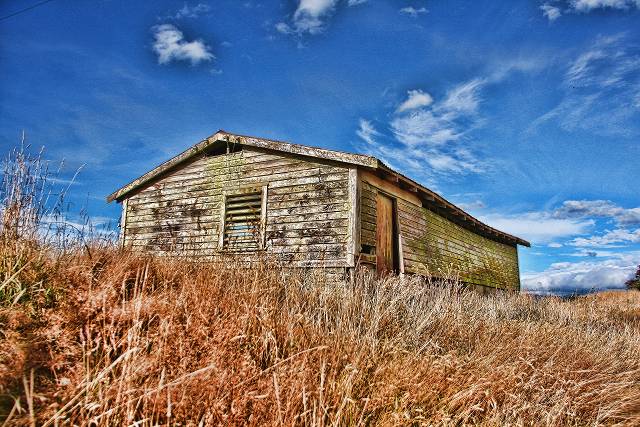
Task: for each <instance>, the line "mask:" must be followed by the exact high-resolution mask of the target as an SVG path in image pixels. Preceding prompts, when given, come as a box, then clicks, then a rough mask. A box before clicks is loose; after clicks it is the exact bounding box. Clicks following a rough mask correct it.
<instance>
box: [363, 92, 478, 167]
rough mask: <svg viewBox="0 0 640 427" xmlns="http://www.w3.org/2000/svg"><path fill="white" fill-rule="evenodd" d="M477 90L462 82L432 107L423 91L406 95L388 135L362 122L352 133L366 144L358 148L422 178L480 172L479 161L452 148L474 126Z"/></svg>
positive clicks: (457, 145)
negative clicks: (413, 172)
mask: <svg viewBox="0 0 640 427" xmlns="http://www.w3.org/2000/svg"><path fill="white" fill-rule="evenodd" d="M480 87H481V83H480V82H479V81H475V80H472V81H470V82H465V83H462V84H460V85H457V86H455V87H453V88H452V89H451V90H450V91H449V92H447V94H446V95H445V96H444V97H443V98H442V99H440V100H439V101H437V102H434V99H433V98H432V96H431V95H430V94H429V93H427V92H426V91H424V90H421V89H415V90H410V91H408V92H407V98H406V99H405V100H404V101H402V102H401V103H400V104H399V105H398V106H397V107H396V108H395V110H394V112H393V113H392V118H391V120H390V122H389V127H388V131H389V132H388V133H387V132H384V133H383V132H380V131H378V130H375V129H373V127H372V125H371V122H369V121H368V120H365V119H361V120H360V123H359V129H358V130H357V131H356V134H357V135H358V136H359V137H360V138H361V139H362V140H363V141H364V142H366V143H367V144H366V146H365V147H363V148H364V149H365V150H367V151H368V152H369V153H371V154H373V155H376V156H378V157H381V158H382V159H383V160H384V161H385V162H387V163H389V164H390V165H392V166H395V167H399V168H400V169H409V170H415V171H418V172H419V173H420V175H421V176H423V177H424V178H426V179H430V175H432V174H433V173H443V174H463V173H468V172H480V171H481V166H480V165H481V162H480V161H479V160H478V159H477V158H476V157H475V156H474V154H473V153H472V152H471V151H470V150H469V149H468V148H466V147H463V146H461V145H460V144H457V142H458V140H460V139H461V138H462V137H463V136H464V135H465V133H466V132H467V131H468V130H469V129H471V128H472V127H473V126H475V125H477V123H478V121H479V118H477V117H476V110H477V107H478V103H479V95H478V91H479V89H480ZM373 131H375V133H374V132H373ZM425 166H428V168H426V169H427V170H428V171H427V172H425Z"/></svg>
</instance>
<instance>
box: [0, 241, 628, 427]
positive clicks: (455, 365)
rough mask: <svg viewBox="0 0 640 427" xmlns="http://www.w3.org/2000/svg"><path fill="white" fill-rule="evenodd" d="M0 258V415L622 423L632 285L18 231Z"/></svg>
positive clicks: (124, 420) (18, 421) (83, 420)
mask: <svg viewBox="0 0 640 427" xmlns="http://www.w3.org/2000/svg"><path fill="white" fill-rule="evenodd" d="M1 268H2V298H3V300H2V308H1V309H0V331H1V333H0V361H1V362H0V395H2V398H1V399H2V400H1V403H0V413H1V414H2V418H4V419H7V417H9V418H8V422H9V424H11V425H29V424H30V423H35V424H38V425H53V424H55V423H58V424H62V423H63V422H66V423H70V424H77V425H85V424H87V423H89V422H94V423H96V424H101V425H131V424H133V423H135V422H138V423H139V424H146V425H152V424H153V425H155V424H177V423H180V424H193V425H197V424H204V425H240V424H249V425H265V424H266V425H279V424H285V425H292V424H299V425H359V424H368V425H393V424H420V423H424V424H438V425H460V424H484V425H504V424H525V425H527V424H535V425H540V424H542V425H597V424H605V425H608V424H616V423H618V424H628V425H632V424H636V425H637V424H638V423H640V357H639V349H640V292H620V293H605V294H600V295H591V296H587V297H582V298H579V299H576V300H572V301H562V300H559V299H553V298H545V299H533V298H531V297H528V296H525V295H516V294H506V293H505V294H499V295H496V296H493V297H483V296H480V295H477V294H475V293H473V292H467V291H463V290H462V289H460V288H459V287H458V286H457V285H456V284H455V283H448V284H434V283H429V282H428V281H424V280H421V279H418V278H405V279H404V280H403V279H399V278H389V279H387V280H382V281H379V280H375V279H374V278H372V277H369V276H366V275H361V276H359V277H358V278H357V280H356V282H355V283H354V284H349V283H334V282H330V281H327V280H325V278H323V276H322V275H321V274H319V275H314V274H309V273H308V272H307V273H303V272H300V274H293V275H286V274H283V270H281V269H280V268H278V266H276V265H270V264H269V263H268V262H267V261H263V262H257V263H256V264H255V265H253V266H250V267H247V266H238V265H234V264H233V261H232V260H230V259H227V260H225V261H221V262H219V263H212V264H209V265H193V264H190V263H187V262H180V261H170V260H167V259H161V258H151V257H144V256H141V255H135V254H131V253H127V252H122V251H118V250H116V249H112V248H108V247H107V248H94V249H93V250H91V251H88V250H87V249H86V248H85V249H84V250H81V249H77V250H75V251H72V252H68V253H66V254H65V253H56V254H55V256H54V255H53V253H51V252H47V251H45V250H42V248H40V247H38V245H37V244H26V243H24V242H19V241H14V242H10V241H5V242H4V243H3V246H2V267H1Z"/></svg>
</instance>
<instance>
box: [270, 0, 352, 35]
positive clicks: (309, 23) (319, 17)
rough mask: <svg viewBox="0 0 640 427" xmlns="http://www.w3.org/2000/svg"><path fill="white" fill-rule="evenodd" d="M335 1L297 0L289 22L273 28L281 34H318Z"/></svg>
mask: <svg viewBox="0 0 640 427" xmlns="http://www.w3.org/2000/svg"><path fill="white" fill-rule="evenodd" d="M337 3H338V0H299V2H298V6H297V7H296V10H295V11H294V12H293V16H292V17H291V19H290V23H286V22H279V23H277V24H276V26H275V28H276V30H277V31H278V32H280V33H283V34H298V35H302V34H312V35H313V34H320V33H322V32H323V31H324V29H325V25H326V22H325V21H326V19H327V18H329V17H330V16H331V15H332V14H333V12H334V9H335V7H336V4H337ZM350 3H351V2H350ZM355 4H358V3H354V4H353V5H355ZM350 5H351V4H350Z"/></svg>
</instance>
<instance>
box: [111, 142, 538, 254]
mask: <svg viewBox="0 0 640 427" xmlns="http://www.w3.org/2000/svg"><path fill="white" fill-rule="evenodd" d="M216 144H239V145H243V146H249V147H256V148H261V149H265V150H275V151H280V152H284V153H289V154H294V155H299V156H307V157H312V158H320V159H324V160H329V161H333V162H338V163H344V164H349V165H353V166H356V167H360V168H364V169H368V170H374V171H376V172H377V173H379V174H381V175H382V176H383V177H384V178H385V179H388V180H390V181H392V182H394V183H396V184H397V185H399V186H400V187H401V188H404V189H406V190H408V191H410V192H413V193H416V195H417V196H418V197H419V198H420V199H421V200H422V201H423V203H424V205H425V206H426V207H427V208H429V209H431V210H434V211H435V212H437V213H439V214H441V215H443V216H445V217H446V218H448V219H450V220H451V221H453V222H454V223H457V224H458V225H460V226H462V227H464V228H467V229H470V230H472V231H474V232H476V233H478V234H481V235H484V236H485V237H488V238H490V239H492V240H496V241H500V242H504V243H508V244H511V245H514V246H515V245H522V246H527V247H530V246H531V244H530V243H529V242H527V241H526V240H523V239H521V238H519V237H516V236H512V235H511V234H508V233H505V232H502V231H499V230H497V229H495V228H493V227H491V226H489V225H487V224H484V223H483V222H481V221H480V220H478V219H476V218H474V217H473V216H471V215H469V214H468V213H467V212H465V211H464V210H462V209H461V208H459V207H458V206H456V205H454V204H453V203H451V202H449V201H448V200H446V199H445V198H443V197H442V196H440V195H439V194H437V193H435V192H433V191H431V190H429V189H428V188H426V187H424V186H422V185H421V184H419V183H417V182H415V181H414V180H412V179H410V178H407V177H406V176H404V175H402V174H401V173H399V172H396V171H394V170H393V169H391V168H390V167H388V166H387V165H385V164H384V163H383V162H381V161H380V160H378V159H377V158H376V157H373V156H366V155H362V154H353V153H347V152H342V151H335V150H327V149H324V148H318V147H310V146H306V145H299V144H292V143H289V142H283V141H276V140H272V139H264V138H256V137H253V136H245V135H237V134H231V133H228V132H225V131H223V130H219V131H218V132H216V133H215V134H213V135H211V136H210V137H208V138H206V139H203V140H202V141H200V142H198V143H197V144H195V145H194V146H192V147H191V148H189V149H187V150H185V151H183V152H182V153H180V154H178V155H177V156H175V157H173V158H171V159H169V160H167V161H166V162H164V163H162V164H160V165H159V166H157V167H156V168H154V169H152V170H150V171H149V172H147V173H145V174H144V175H142V176H141V177H139V178H137V179H135V180H133V181H131V182H130V183H129V184H127V185H125V186H124V187H122V188H120V189H119V190H117V191H115V192H113V193H112V194H110V195H109V196H108V197H107V202H112V201H114V200H115V201H118V202H120V201H122V200H124V199H126V198H127V196H128V195H130V194H131V193H133V192H135V191H136V190H138V189H140V188H142V187H144V186H145V185H147V184H148V183H149V182H151V181H153V180H155V179H156V178H158V177H160V176H162V175H164V174H165V173H167V172H169V171H171V170H174V169H175V168H176V167H178V166H179V165H180V164H182V163H184V162H186V161H188V160H190V159H192V158H194V157H195V156H197V155H200V154H204V153H205V152H206V151H207V150H208V149H210V148H212V147H213V146H215V145H216Z"/></svg>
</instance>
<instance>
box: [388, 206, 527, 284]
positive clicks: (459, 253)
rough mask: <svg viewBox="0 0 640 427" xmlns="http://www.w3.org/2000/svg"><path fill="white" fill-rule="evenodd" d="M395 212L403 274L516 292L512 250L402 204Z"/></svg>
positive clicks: (516, 259) (515, 256) (423, 211)
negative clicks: (452, 279) (451, 277)
mask: <svg viewBox="0 0 640 427" xmlns="http://www.w3.org/2000/svg"><path fill="white" fill-rule="evenodd" d="M398 208H399V210H400V212H399V219H400V225H401V232H402V235H403V243H404V245H403V246H404V248H403V255H404V257H405V260H406V261H405V265H407V266H408V268H405V270H407V271H408V272H415V273H421V274H426V273H428V274H431V275H436V276H445V275H451V274H455V275H458V276H459V277H460V279H461V280H463V281H464V282H466V283H471V284H477V285H483V286H490V287H498V288H507V289H519V287H520V284H519V282H520V281H519V272H518V255H517V249H516V248H515V247H513V246H510V245H507V244H504V243H500V242H496V241H493V240H491V239H488V238H486V237H483V236H480V235H478V234H476V233H474V232H472V231H470V230H467V229H466V228H463V227H461V226H459V225H457V224H455V223H453V222H451V221H449V220H448V219H446V218H444V217H441V216H440V215H438V214H437V213H435V212H433V211H430V210H428V209H426V208H423V207H419V206H414V205H409V204H407V203H405V202H401V203H399V204H398Z"/></svg>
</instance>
